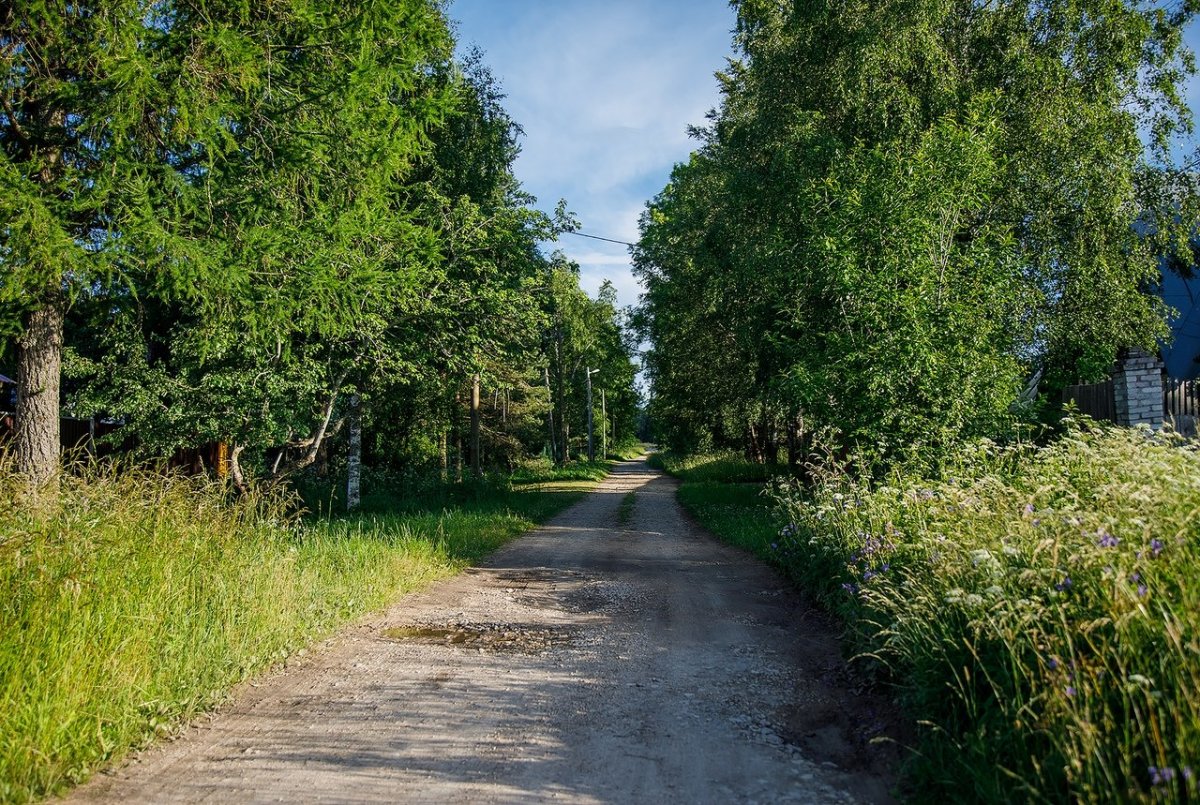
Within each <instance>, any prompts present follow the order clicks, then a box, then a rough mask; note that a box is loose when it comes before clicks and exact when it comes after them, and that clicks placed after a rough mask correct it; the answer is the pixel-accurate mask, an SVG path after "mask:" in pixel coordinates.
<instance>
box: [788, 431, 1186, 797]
mask: <svg viewBox="0 0 1200 805" xmlns="http://www.w3.org/2000/svg"><path fill="white" fill-rule="evenodd" d="M946 467H947V471H946V474H945V475H943V476H941V478H940V479H930V478H923V477H921V476H919V475H916V474H909V473H905V472H897V473H895V474H894V475H893V476H892V477H890V478H887V479H886V480H885V482H883V483H872V482H870V481H868V480H866V479H856V478H853V477H848V476H838V477H830V478H827V479H825V480H824V481H823V482H822V483H820V484H818V486H817V488H815V489H814V490H806V491H801V490H797V489H794V488H791V489H789V488H787V487H781V488H780V489H779V490H777V491H778V495H779V498H780V499H781V501H782V502H783V504H784V507H785V510H786V513H787V521H788V524H787V525H786V526H785V527H784V531H783V533H784V536H783V537H781V540H782V542H783V546H782V547H783V549H784V550H783V560H784V561H785V563H786V564H787V565H788V566H789V567H790V568H792V570H793V575H794V576H795V577H796V578H799V579H801V580H802V582H803V583H804V584H803V586H805V587H806V588H807V589H808V590H810V591H813V592H815V593H816V594H817V595H818V596H819V597H821V598H822V599H823V600H824V601H825V603H826V604H827V605H828V606H829V607H830V608H831V609H833V610H834V611H836V612H837V613H839V614H840V615H841V617H842V618H843V620H844V621H845V623H846V624H847V625H848V627H849V630H850V633H851V636H852V639H853V640H854V642H855V644H856V647H857V648H858V649H859V650H860V651H861V653H862V654H863V655H867V656H870V657H872V658H874V661H875V662H876V663H877V664H878V665H877V667H878V669H879V670H880V671H881V672H882V673H883V674H884V675H885V676H886V678H887V679H889V680H890V681H891V682H892V683H893V684H894V685H895V686H896V689H897V691H898V692H899V694H900V697H901V700H902V703H903V704H904V705H905V706H906V708H907V710H908V712H909V714H910V715H911V716H912V717H913V719H914V720H915V721H917V722H918V723H920V724H921V725H923V735H922V738H921V741H920V744H919V747H918V749H919V752H918V753H917V755H916V756H915V757H914V758H913V760H912V761H911V763H910V765H909V768H908V776H909V781H910V784H911V790H913V791H920V792H922V794H921V797H920V799H921V800H923V801H924V800H928V801H938V800H950V801H955V800H960V799H962V798H964V796H965V798H967V799H970V800H972V801H980V802H1009V801H1013V800H1021V801H1031V802H1068V801H1078V802H1161V803H1166V802H1194V801H1196V799H1197V797H1198V796H1200V790H1198V788H1197V783H1198V781H1200V455H1198V454H1197V452H1196V449H1195V447H1194V445H1190V446H1189V445H1182V444H1180V443H1177V442H1173V441H1172V438H1171V437H1170V436H1155V437H1152V436H1150V434H1148V433H1146V432H1139V431H1136V430H1130V429H1120V428H1110V427H1101V426H1097V425H1094V424H1082V425H1077V426H1075V427H1073V428H1072V429H1070V430H1069V431H1068V433H1067V434H1066V435H1065V436H1064V437H1062V438H1060V439H1059V440H1057V441H1056V442H1054V443H1052V444H1050V445H1048V446H1044V447H1037V446H1031V445H1018V446H1010V447H1000V446H997V445H995V444H991V443H987V442H983V443H979V444H975V445H971V446H968V447H966V448H964V449H963V450H962V452H961V453H960V454H958V455H956V456H952V457H949V458H948V460H947V463H946ZM967 792H969V793H967Z"/></svg>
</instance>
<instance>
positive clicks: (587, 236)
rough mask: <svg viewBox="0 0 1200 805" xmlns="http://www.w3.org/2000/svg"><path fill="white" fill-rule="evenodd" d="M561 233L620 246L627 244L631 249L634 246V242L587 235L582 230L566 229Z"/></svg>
mask: <svg viewBox="0 0 1200 805" xmlns="http://www.w3.org/2000/svg"><path fill="white" fill-rule="evenodd" d="M563 234H564V235H575V236H577V237H581V238H591V239H592V240H602V241H604V242H605V243H616V244H619V245H621V246H628V247H629V248H631V249H632V248H635V244H633V243H629V242H628V241H624V240H613V239H612V238H602V237H600V236H599V235H588V234H586V233H584V232H569V231H568V232H564V233H563Z"/></svg>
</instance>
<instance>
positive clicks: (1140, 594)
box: [1138, 584, 1150, 598]
mask: <svg viewBox="0 0 1200 805" xmlns="http://www.w3.org/2000/svg"><path fill="white" fill-rule="evenodd" d="M1149 592H1150V590H1149V588H1147V587H1146V585H1145V584H1139V585H1138V598H1145V597H1146V594H1147V593H1149Z"/></svg>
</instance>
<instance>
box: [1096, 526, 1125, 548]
mask: <svg viewBox="0 0 1200 805" xmlns="http://www.w3.org/2000/svg"><path fill="white" fill-rule="evenodd" d="M1097 536H1098V539H1097V540H1096V544H1097V545H1099V546H1100V547H1101V548H1115V547H1117V546H1118V545H1120V544H1121V540H1119V539H1117V538H1116V537H1114V536H1113V535H1112V534H1110V533H1108V532H1107V531H1105V530H1103V529H1101V530H1100V531H1099V532H1098V535H1097Z"/></svg>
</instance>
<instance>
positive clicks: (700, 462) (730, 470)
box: [649, 452, 788, 483]
mask: <svg viewBox="0 0 1200 805" xmlns="http://www.w3.org/2000/svg"><path fill="white" fill-rule="evenodd" d="M649 464H650V466H652V467H655V468H656V469H660V470H664V471H665V472H667V473H670V474H671V475H674V476H675V477H677V478H679V479H680V480H682V481H697V482H701V481H711V482H714V483H764V482H766V481H768V480H770V479H772V478H775V477H778V476H781V475H787V474H788V468H787V467H786V466H785V465H783V464H756V463H754V462H752V461H747V460H746V459H745V457H743V456H742V455H741V454H739V453H733V452H725V453H702V454H699V455H692V456H681V455H676V454H674V453H654V454H652V455H651V456H650V460H649Z"/></svg>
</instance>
